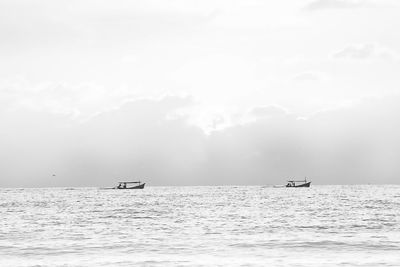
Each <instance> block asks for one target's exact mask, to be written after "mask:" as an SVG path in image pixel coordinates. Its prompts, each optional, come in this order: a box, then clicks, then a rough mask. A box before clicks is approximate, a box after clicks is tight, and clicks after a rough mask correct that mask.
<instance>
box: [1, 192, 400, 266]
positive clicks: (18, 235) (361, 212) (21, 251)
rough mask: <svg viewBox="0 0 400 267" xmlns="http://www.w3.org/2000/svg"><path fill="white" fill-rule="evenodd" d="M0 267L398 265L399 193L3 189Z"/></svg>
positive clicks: (399, 233) (399, 242) (399, 238)
mask: <svg viewBox="0 0 400 267" xmlns="http://www.w3.org/2000/svg"><path fill="white" fill-rule="evenodd" d="M0 266H1V267H8V266H10V267H19V266H20V267H28V266H29V267H39V266H40V267H45V266H46V267H47V266H48V267H50V266H51V267H54V266H56V267H57V266H60V267H61V266H63V267H66V266H77V267H78V266H79V267H81V266H96V267H97V266H116V267H119V266H121V267H122V266H298V267H300V266H302V267H303V266H304V267H312V266H318V267H320V266H324V267H325V266H357V267H358V266H400V186H399V185H332V186H330V185H329V186H328V185H325V186H322V185H321V186H319V185H312V186H311V187H310V188H273V187H270V186H210V187H208V186H199V187H146V188H145V189H143V190H103V189H99V188H30V189H16V188H13V189H10V188H2V189H0Z"/></svg>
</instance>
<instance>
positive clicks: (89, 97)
mask: <svg viewBox="0 0 400 267" xmlns="http://www.w3.org/2000/svg"><path fill="white" fill-rule="evenodd" d="M399 12H400V3H398V1H394V0H379V1H374V0H369V1H367V0H364V1H363V0H304V1H303V0H302V1H300V0H296V1H295V0H282V1H258V0H230V1H225V0H220V1H218V0H213V1H209V0H203V1H194V0H171V1H159V0H150V1H131V0H130V1H128V0H119V1H105V0H96V1H94V0H79V1H77V0H68V1H66V0H65V1H64V0H56V1H54V0H51V1H50V0H41V1H35V0H20V1H13V0H1V1H0V59H1V60H0V148H1V149H0V187H46V186H112V185H114V184H115V182H117V181H119V180H122V179H123V180H137V179H141V180H143V181H146V182H147V183H148V184H149V185H177V186H181V185H270V184H282V183H285V181H286V180H287V179H289V178H296V179H302V178H304V177H305V176H307V177H308V178H309V179H310V180H312V181H313V183H315V184H368V183H373V184H388V183H389V184H398V183H399V182H400V180H399V177H400V165H398V164H397V163H398V159H399V158H400V139H399V138H398V136H400V75H399V74H400V37H399V35H398V34H397V33H398V32H400V16H398V14H399Z"/></svg>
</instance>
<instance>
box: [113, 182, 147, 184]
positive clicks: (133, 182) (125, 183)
mask: <svg viewBox="0 0 400 267" xmlns="http://www.w3.org/2000/svg"><path fill="white" fill-rule="evenodd" d="M118 183H119V184H140V183H141V182H140V181H137V182H118Z"/></svg>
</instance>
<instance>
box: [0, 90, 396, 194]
mask: <svg viewBox="0 0 400 267" xmlns="http://www.w3.org/2000/svg"><path fill="white" fill-rule="evenodd" d="M190 102H191V100H190V99H188V98H179V97H165V98H163V99H161V100H138V101H134V102H129V103H127V104H125V105H124V106H123V107H121V108H120V109H116V110H113V111H109V112H106V113H102V114H100V115H98V116H96V117H94V118H92V119H91V120H89V121H87V122H85V123H81V124H77V123H76V122H73V121H70V120H69V119H68V118H67V117H65V118H63V119H61V118H60V116H56V115H49V114H48V113H32V112H30V113H28V112H19V113H18V112H12V114H10V113H8V114H6V113H5V112H3V113H2V114H3V115H0V122H1V124H2V127H1V129H0V145H1V148H2V149H1V151H0V162H1V168H0V177H1V179H0V186H2V187H8V186H10V187H30V186H32V187H42V186H109V185H113V184H114V183H115V181H117V180H119V179H136V178H142V179H143V180H145V181H146V182H148V183H149V184H150V185H227V184H244V185H263V184H276V183H277V184H279V183H283V182H284V181H285V179H286V178H289V177H296V178H302V177H304V176H307V177H309V178H310V179H312V180H313V181H314V182H315V183H317V184H355V183H398V182H399V179H398V177H399V175H400V167H399V165H398V159H399V158H400V141H399V138H398V137H399V136H400V118H399V116H400V115H399V114H400V105H399V104H400V98H399V97H390V98H381V99H372V98H371V99H364V100H362V101H360V102H359V103H357V104H354V105H352V106H351V107H347V108H341V109H337V110H331V111H324V112H320V113H318V114H315V115H314V116H312V117H310V118H308V119H298V118H296V116H294V115H293V114H290V113H287V112H284V111H282V112H277V108H276V107H273V108H269V109H268V108H257V109H255V110H254V111H253V112H250V114H252V115H253V116H254V117H255V120H253V121H252V122H249V123H245V124H241V125H236V126H232V127H229V128H226V129H224V130H220V131H216V132H213V133H211V134H210V135H206V134H204V132H203V131H202V130H201V129H200V128H198V127H196V126H193V125H189V124H188V123H187V118H185V117H184V116H172V119H171V116H167V114H171V113H172V112H174V111H175V110H176V109H178V108H181V107H183V106H186V105H190V104H191V103H190ZM271 110H273V111H274V112H261V111H271ZM53 173H54V174H56V176H52V174H53Z"/></svg>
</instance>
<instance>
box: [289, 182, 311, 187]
mask: <svg viewBox="0 0 400 267" xmlns="http://www.w3.org/2000/svg"><path fill="white" fill-rule="evenodd" d="M310 185H311V182H307V183H304V184H299V185H295V186H289V185H286V187H310Z"/></svg>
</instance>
